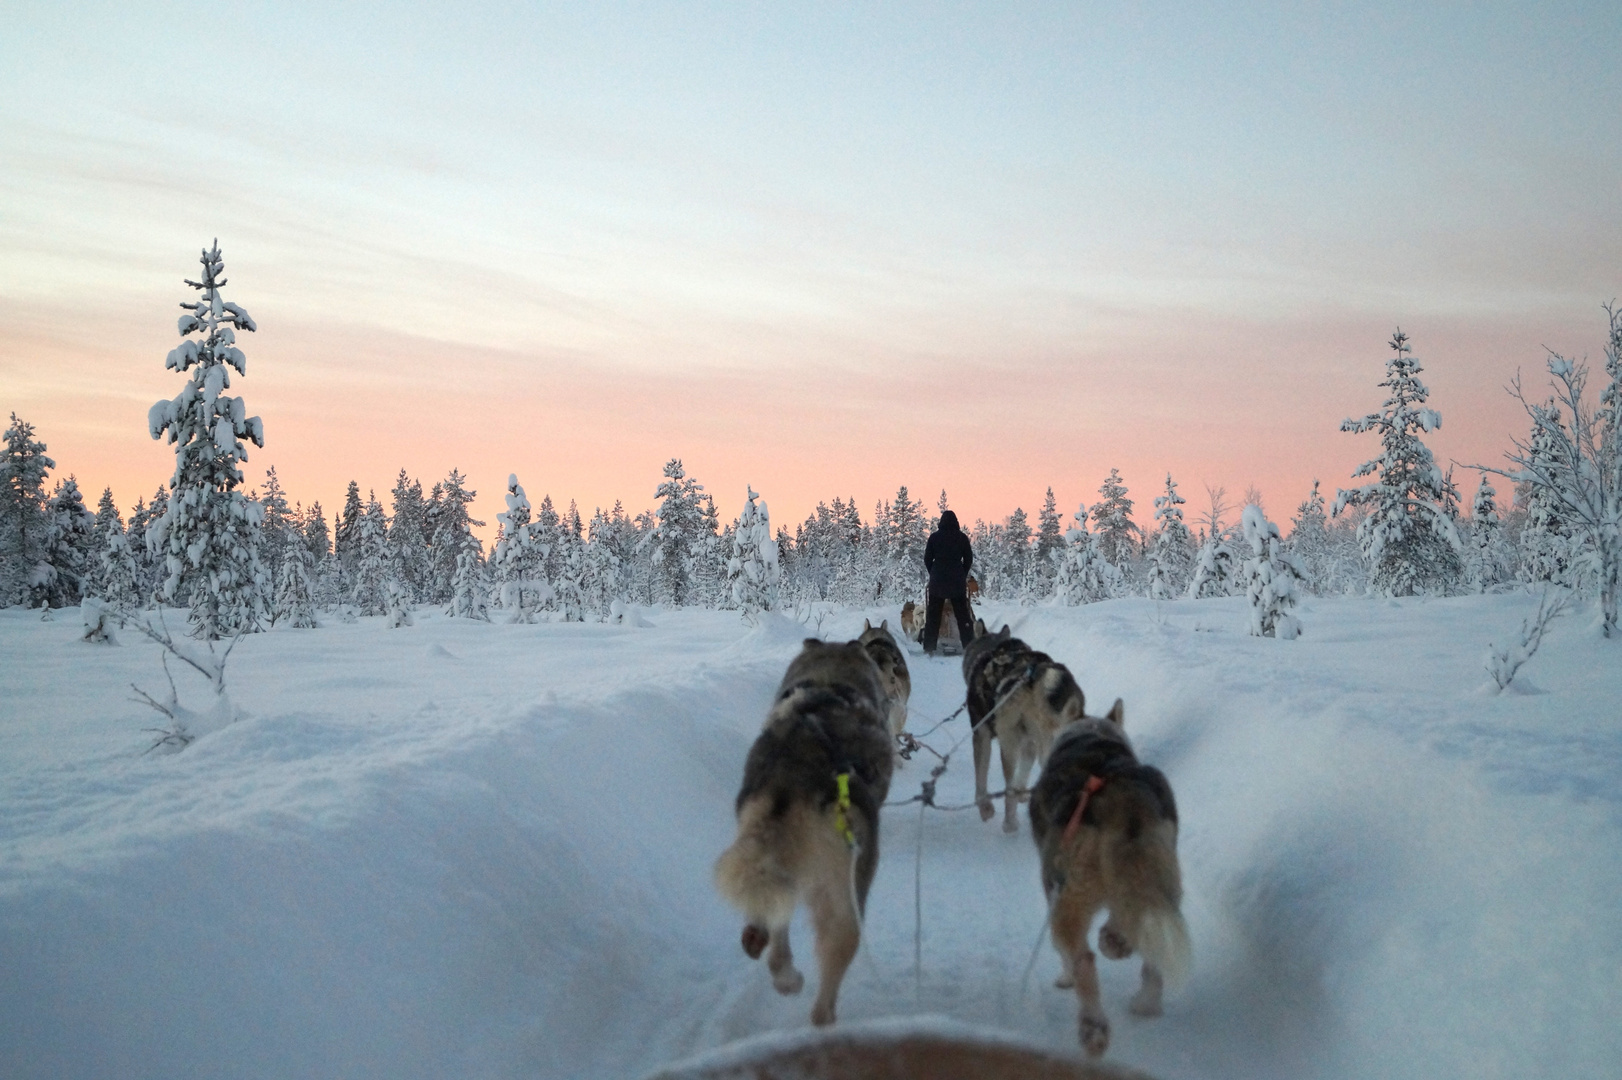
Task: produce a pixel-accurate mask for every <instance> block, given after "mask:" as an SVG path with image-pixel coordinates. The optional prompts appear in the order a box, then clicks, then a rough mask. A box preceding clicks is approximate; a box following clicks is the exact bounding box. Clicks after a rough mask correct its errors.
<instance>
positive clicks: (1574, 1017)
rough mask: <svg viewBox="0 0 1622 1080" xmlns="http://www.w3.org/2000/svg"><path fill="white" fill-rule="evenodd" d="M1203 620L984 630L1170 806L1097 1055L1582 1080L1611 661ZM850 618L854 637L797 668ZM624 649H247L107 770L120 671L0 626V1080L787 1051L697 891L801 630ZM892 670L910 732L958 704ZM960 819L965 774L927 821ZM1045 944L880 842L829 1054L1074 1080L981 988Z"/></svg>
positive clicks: (652, 640)
mask: <svg viewBox="0 0 1622 1080" xmlns="http://www.w3.org/2000/svg"><path fill="white" fill-rule="evenodd" d="M1243 604H1244V601H1243V600H1242V599H1233V600H1207V601H1198V602H1189V601H1179V602H1172V603H1161V604H1156V603H1153V602H1150V601H1138V600H1127V601H1115V602H1109V603H1102V604H1095V605H1090V606H1086V607H1081V608H1073V609H1064V608H1058V609H1055V608H1040V609H1018V608H1009V609H1006V610H1002V609H997V608H996V607H994V606H993V607H991V608H990V609H989V610H987V611H986V612H984V613H985V614H986V615H987V616H988V617H989V619H990V621H992V622H993V623H994V624H995V623H996V622H999V621H1001V619H1002V618H1005V617H1006V618H1008V619H1010V620H1011V621H1012V622H1013V624H1014V627H1015V629H1016V632H1018V633H1019V634H1020V635H1021V636H1022V637H1024V638H1026V640H1028V641H1030V642H1031V643H1032V644H1034V645H1036V646H1038V647H1040V648H1043V649H1045V650H1047V651H1048V652H1050V653H1052V654H1053V655H1054V656H1055V657H1057V658H1059V659H1061V660H1063V661H1065V662H1066V663H1068V664H1069V665H1070V666H1071V668H1072V669H1073V670H1074V671H1075V672H1076V674H1077V676H1078V678H1079V680H1080V682H1081V684H1082V686H1083V688H1084V689H1085V691H1086V692H1087V695H1088V698H1089V700H1090V702H1091V703H1092V704H1093V705H1094V706H1095V708H1097V709H1102V708H1105V707H1107V706H1108V705H1109V703H1110V701H1111V700H1113V699H1114V698H1115V697H1116V696H1120V697H1123V698H1124V699H1125V701H1126V708H1127V724H1128V730H1129V731H1130V732H1131V733H1133V734H1134V736H1135V737H1136V739H1137V742H1138V748H1139V751H1140V755H1141V756H1142V757H1144V758H1145V759H1146V760H1148V761H1151V762H1153V763H1155V764H1158V765H1159V766H1161V767H1162V768H1163V769H1165V771H1166V772H1167V774H1168V775H1169V776H1170V778H1171V780H1172V783H1173V785H1174V786H1175V788H1176V790H1177V796H1178V802H1179V808H1180V810H1181V813H1182V820H1183V832H1182V838H1181V853H1182V861H1183V868H1184V876H1185V884H1186V889H1187V898H1186V902H1185V911H1186V913H1187V915H1188V919H1189V923H1190V927H1191V929H1192V933H1193V937H1194V942H1195V948H1196V966H1195V974H1194V977H1193V980H1192V982H1191V983H1190V984H1189V985H1188V986H1187V987H1186V988H1185V989H1184V990H1183V991H1182V992H1181V993H1179V994H1177V995H1175V996H1172V997H1171V998H1169V1000H1168V1007H1167V1014H1166V1016H1165V1017H1164V1018H1162V1019H1159V1020H1155V1021H1146V1022H1145V1021H1134V1020H1133V1019H1132V1018H1131V1017H1129V1016H1127V1015H1126V1010H1125V1001H1126V998H1127V996H1128V995H1129V993H1130V990H1131V988H1132V986H1133V984H1134V979H1135V972H1136V965H1135V964H1134V963H1131V962H1128V963H1118V964H1111V963H1105V964H1104V976H1105V1004H1106V1007H1107V1008H1108V1009H1109V1010H1110V1012H1111V1014H1112V1016H1113V1017H1114V1018H1115V1021H1116V1032H1115V1039H1114V1042H1113V1044H1112V1046H1111V1049H1110V1058H1111V1060H1115V1061H1119V1062H1122V1063H1124V1064H1130V1065H1134V1066H1137V1067H1139V1068H1143V1069H1145V1070H1147V1071H1149V1072H1152V1073H1154V1074H1156V1075H1158V1076H1160V1077H1164V1078H1167V1080H1170V1078H1174V1077H1235V1078H1239V1077H1244V1078H1267V1077H1279V1078H1286V1077H1288V1078H1291V1080H1298V1078H1303V1077H1319V1076H1322V1077H1416V1078H1417V1077H1425V1078H1427V1080H1433V1078H1447V1077H1461V1078H1462V1077H1470V1078H1472V1080H1481V1078H1490V1077H1516V1078H1522V1077H1526V1076H1573V1077H1576V1076H1583V1077H1601V1076H1616V1075H1618V1074H1619V1068H1622V1066H1619V1065H1618V1063H1619V1062H1622V903H1619V901H1618V897H1622V644H1618V643H1616V642H1606V641H1604V640H1602V639H1600V638H1599V636H1598V634H1597V633H1596V632H1595V630H1594V628H1593V626H1592V618H1591V614H1590V613H1589V612H1587V611H1585V612H1582V613H1580V614H1578V615H1576V616H1573V617H1568V618H1565V619H1563V620H1561V621H1559V622H1557V623H1556V624H1555V626H1554V628H1553V629H1552V631H1551V633H1550V635H1549V637H1548V639H1547V640H1546V641H1545V644H1544V646H1543V649H1542V651H1541V652H1539V653H1538V655H1537V656H1536V657H1535V658H1534V659H1533V660H1532V661H1531V662H1530V663H1529V664H1528V665H1527V666H1526V667H1525V668H1524V669H1523V670H1522V673H1521V675H1520V678H1519V679H1518V680H1517V682H1516V684H1515V685H1514V686H1513V687H1512V688H1511V690H1510V692H1508V693H1505V694H1502V695H1499V694H1496V693H1493V692H1490V687H1491V684H1490V680H1489V679H1488V677H1487V674H1486V672H1485V671H1484V670H1483V666H1482V661H1483V658H1484V654H1485V652H1486V648H1487V644H1488V642H1489V641H1496V642H1498V643H1499V644H1503V643H1505V641H1506V639H1507V637H1508V635H1510V634H1512V633H1513V632H1514V631H1515V630H1516V629H1517V627H1518V625H1519V622H1520V619H1521V618H1522V617H1523V616H1524V615H1526V614H1528V613H1529V612H1530V611H1531V610H1532V609H1533V608H1534V607H1535V606H1536V600H1535V598H1533V597H1529V596H1526V595H1524V594H1514V595H1506V596H1492V597H1464V598H1457V599H1449V600H1431V601H1422V600H1407V601H1398V602H1390V601H1375V600H1309V601H1308V602H1306V603H1305V604H1304V606H1303V608H1302V610H1301V617H1302V622H1303V623H1304V625H1305V628H1306V632H1305V636H1304V637H1302V638H1301V639H1300V640H1298V641H1294V642H1279V641H1273V640H1262V639H1257V638H1251V637H1249V636H1247V635H1246V634H1245V626H1246V621H1247V616H1246V612H1245V609H1244V607H1243ZM865 615H872V616H874V617H875V620H876V619H877V617H878V616H880V615H890V616H891V617H892V618H893V617H894V616H893V613H890V612H879V611H872V612H861V611H849V612H838V613H835V614H834V615H832V616H830V617H828V618H827V619H825V620H824V622H823V624H822V627H821V629H822V633H823V635H824V636H826V637H830V638H835V637H844V636H850V635H853V634H854V633H855V632H857V631H858V630H859V629H860V628H861V622H862V619H863V617H864V616H865ZM171 621H172V622H173V621H174V620H173V619H172V620H171ZM647 621H648V622H650V623H651V624H653V625H651V626H649V627H644V628H629V627H619V626H603V625H589V624H588V625H581V624H572V625H556V624H554V625H537V626H490V625H485V624H479V623H472V622H466V621H458V620H448V619H443V618H437V617H433V616H431V615H427V614H423V613H419V620H418V623H417V625H416V626H414V627H410V628H404V629H399V630H388V629H385V628H384V627H383V626H382V624H381V620H376V619H368V620H362V621H361V622H360V623H358V624H356V625H348V626H346V625H341V624H334V625H331V626H327V627H324V628H322V629H320V630H315V631H277V632H272V633H268V634H261V635H257V636H254V637H251V638H248V639H245V640H244V641H243V642H242V644H241V645H240V646H239V647H238V649H237V651H236V653H235V654H234V655H233V657H232V658H231V661H230V666H229V670H228V676H227V681H228V686H229V689H230V692H231V694H232V696H233V697H234V699H235V700H236V701H237V703H238V705H240V706H242V707H243V708H245V709H246V710H247V711H248V712H249V714H250V715H249V716H248V717H247V718H246V719H243V720H241V721H239V722H238V723H236V724H234V725H231V726H230V727H227V728H225V729H224V730H222V731H219V732H216V733H215V734H212V735H208V736H206V737H204V738H202V739H200V740H199V741H198V742H196V743H195V744H194V745H192V746H191V747H190V748H188V749H186V750H185V751H184V752H181V753H178V754H143V753H142V751H143V750H144V749H145V748H146V747H147V745H148V743H149V742H150V736H148V735H145V734H143V732H142V728H144V727H148V726H150V725H151V723H152V721H153V720H154V719H156V716H155V714H153V713H151V712H149V711H147V710H146V709H145V708H144V706H142V705H139V704H136V703H134V702H132V701H131V700H130V698H131V692H130V689H129V686H130V684H131V683H132V682H134V683H137V684H139V685H141V686H142V687H144V688H145V689H148V690H150V691H153V692H154V693H158V692H159V691H160V690H161V689H163V688H164V685H165V684H164V677H163V673H162V670H161V668H160V667H159V659H158V650H157V648H156V647H155V646H154V645H152V644H151V643H149V642H147V641H145V640H143V639H140V638H138V637H136V636H135V635H133V634H131V633H129V632H125V633H123V634H122V635H121V640H122V644H121V645H119V646H116V647H108V646H97V645H90V644H84V643H81V642H80V641H78V620H77V618H76V617H75V613H67V612H65V613H61V614H60V615H59V616H58V620H57V621H55V622H49V623H41V622H40V621H39V620H38V618H37V617H36V616H34V615H31V614H28V613H26V612H22V611H18V610H9V611H3V612H0V1075H3V1076H5V1077H9V1078H16V1080H23V1078H33V1077H52V1078H55V1077H75V1078H82V1080H88V1078H95V1077H108V1078H115V1077H116V1078H119V1080H131V1078H137V1077H153V1078H160V1077H161V1078H165V1080H167V1078H172V1077H182V1076H199V1077H204V1076H206V1077H211V1078H215V1077H278V1078H284V1077H285V1078H305V1077H329V1076H330V1077H337V1076H344V1077H379V1078H385V1077H386V1078H391V1080H398V1078H409V1077H436V1078H438V1077H453V1076H454V1077H563V1076H581V1077H585V1076H591V1077H604V1076H636V1075H639V1074H642V1073H644V1072H648V1071H651V1070H653V1069H655V1068H657V1067H659V1066H661V1065H663V1064H665V1063H666V1062H668V1061H670V1060H672V1059H674V1058H678V1057H682V1056H686V1055H690V1054H693V1053H697V1052H700V1051H704V1050H707V1049H710V1048H713V1047H717V1046H720V1045H721V1044H724V1043H726V1042H729V1041H731V1040H735V1039H739V1038H743V1037H746V1036H753V1035H758V1034H760V1033H762V1032H768V1031H771V1030H775V1029H798V1028H802V1027H804V1026H805V1025H806V1024H807V1014H808V1011H809V1008H810V1002H809V999H808V997H806V996H802V997H799V998H781V997H779V996H778V995H776V994H775V993H774V992H773V991H772V990H771V987H770V985H769V981H768V979H767V977H766V973H765V971H764V970H763V968H762V967H761V966H760V965H759V964H755V963H750V962H749V961H747V960H746V959H745V958H744V956H743V954H742V952H741V951H740V949H739V948H738V944H737V933H738V920H737V918H736V917H735V916H734V915H733V913H732V912H731V911H729V910H728V909H727V908H726V907H725V906H724V905H723V904H722V903H721V901H720V900H719V899H718V898H717V897H716V895H715V894H714V891H713V889H712V888H711V885H710V867H711V864H712V863H713V861H714V859H715V857H716V855H717V854H718V853H719V852H720V851H721V850H722V848H724V847H725V846H726V844H727V843H729V842H730V839H731V834H732V800H733V796H734V794H735V791H736V785H737V783H738V780H739V778H740V775H741V771H742V763H743V759H744V755H745V753H746V752H747V750H748V747H749V744H750V741H751V739H752V738H753V734H754V732H755V730H756V729H757V728H758V725H759V722H760V719H761V717H762V716H763V715H764V711H765V707H766V704H767V702H768V700H769V699H770V696H771V692H772V689H773V687H774V686H775V684H776V682H777V679H778V677H779V675H780V674H781V672H782V669H783V666H784V665H785V664H786V663H787V661H788V659H789V657H790V656H791V655H792V654H793V652H794V651H795V649H796V648H797V647H798V642H799V640H800V638H801V637H803V636H804V635H805V633H806V628H805V627H802V626H800V625H798V624H795V623H793V622H791V621H789V620H788V619H786V618H783V617H781V616H772V617H768V620H767V621H766V622H765V623H764V624H763V625H762V626H761V627H758V628H756V629H746V628H745V627H743V626H742V624H741V623H740V621H739V620H738V617H737V616H736V614H732V613H724V612H709V611H678V612H657V611H656V612H650V613H648V614H647ZM911 663H912V665H913V679H914V683H913V685H914V693H913V703H912V713H913V719H912V722H911V724H910V727H911V729H912V730H914V731H922V730H923V729H925V728H927V727H928V726H929V725H930V724H932V723H933V722H934V720H936V719H938V718H940V717H942V716H944V715H946V714H947V713H949V712H951V711H952V709H953V708H954V707H955V706H956V705H957V704H958V703H959V702H960V701H961V700H962V680H961V677H960V675H959V671H958V666H957V663H956V662H955V661H947V660H933V661H932V660H927V659H925V658H924V657H922V656H921V655H914V656H912V657H911ZM176 681H177V683H178V685H179V687H180V693H181V699H182V701H183V702H188V701H189V702H190V703H194V704H196V705H199V706H201V705H205V704H206V703H207V702H206V699H205V697H204V695H205V690H206V688H205V687H204V685H203V683H202V680H201V679H199V678H197V677H195V676H194V675H192V674H191V673H190V672H185V671H182V672H177V674H176ZM964 731H965V725H964V722H963V721H962V720H957V721H954V722H953V723H950V724H947V725H946V726H945V727H943V728H942V729H941V730H940V731H939V732H937V733H936V734H935V735H933V736H931V738H930V740H929V741H930V742H931V743H933V744H934V745H936V746H937V747H939V748H941V749H945V748H946V747H948V746H950V745H951V744H952V743H953V742H954V741H955V740H956V739H958V738H960V737H961V736H962V735H963V734H964ZM994 772H995V770H994ZM926 773H927V767H926V766H925V765H924V764H922V763H920V762H917V761H915V762H913V763H911V764H909V765H908V766H907V767H906V768H905V769H903V770H902V771H901V772H900V773H898V775H897V779H896V783H895V786H894V788H893V789H892V797H893V798H903V797H906V796H908V795H910V794H913V793H914V792H916V790H917V784H918V781H920V780H921V779H923V778H924V776H925V775H926ZM971 789H972V770H971V768H970V761H969V754H968V751H967V748H966V747H965V748H964V750H963V751H961V752H960V753H959V755H958V757H957V758H955V759H954V764H953V768H952V770H951V771H950V772H949V773H948V774H947V776H946V777H945V778H944V779H943V781H942V787H941V798H942V801H943V802H963V801H967V799H968V796H969V794H970V791H971ZM920 829H921V835H920ZM920 842H921V850H922V861H921V868H920V869H921V872H920V882H921V895H922V909H923V920H922V941H921V946H922V957H923V963H922V969H921V971H915V968H914V963H913V950H914V918H913V911H914V907H913V900H914V870H915V859H916V857H917V853H918V851H919V845H920ZM1042 918H1043V903H1042V897H1041V892H1040V888H1039V886H1038V883H1037V866H1036V858H1035V853H1034V849H1033V847H1032V845H1031V843H1030V839H1029V835H1028V831H1024V832H1022V833H1021V835H1019V836H1017V837H1008V836H1005V835H1003V833H1002V832H1001V831H1000V829H999V828H998V827H997V825H996V823H991V824H982V823H981V822H980V821H979V820H978V817H977V816H976V815H975V814H974V813H973V812H972V811H970V812H967V813H955V814H946V813H938V812H930V813H927V814H925V815H924V816H923V818H922V822H921V824H920V815H919V812H918V810H917V809H916V808H914V807H905V808H900V809H894V810H890V811H887V812H886V818H885V821H884V833H883V851H882V855H881V860H880V866H879V873H878V879H877V881H876V883H875V886H874V891H873V895H872V899H871V901H870V906H869V915H868V921H867V937H866V939H865V941H864V946H863V951H862V955H861V956H859V957H858V958H857V960H856V963H855V965H854V966H853V967H852V969H851V973H850V977H849V978H848V979H847V981H846V984H845V990H844V993H843V995H842V997H841V1000H840V1016H841V1018H842V1019H843V1020H847V1021H858V1020H863V1019H869V1018H881V1017H894V1016H906V1015H914V1014H931V1015H935V1016H944V1017H947V1018H950V1019H952V1020H955V1021H961V1022H968V1023H972V1024H975V1025H978V1026H981V1027H993V1028H999V1029H1003V1030H1007V1031H1009V1032H1011V1033H1014V1034H1016V1035H1020V1036H1023V1037H1025V1038H1027V1039H1028V1040H1031V1041H1034V1042H1036V1043H1039V1044H1042V1045H1046V1046H1050V1047H1055V1048H1073V1047H1074V1046H1075V1042H1074V1040H1075V1019H1076V1004H1075V998H1074V995H1073V994H1072V993H1070V992H1068V991H1059V990H1055V989H1053V988H1052V986H1051V981H1052V977H1053V975H1054V973H1055V971H1056V968H1057V962H1056V960H1055V959H1054V958H1053V957H1052V955H1051V952H1050V951H1049V950H1048V949H1047V947H1046V946H1044V947H1043V952H1042V955H1041V958H1040V960H1039V961H1038V966H1037V969H1036V973H1035V974H1034V975H1033V976H1032V978H1031V979H1030V981H1029V984H1028V985H1024V986H1022V984H1021V976H1022V973H1023V972H1024V970H1025V967H1026V962H1027V959H1028V958H1029V956H1030V954H1031V948H1032V944H1033V942H1034V941H1035V940H1036V937H1037V935H1038V933H1039V931H1040V929H1041V926H1042ZM800 933H801V942H802V951H804V952H805V954H806V956H807V957H808V958H809V956H810V952H809V950H808V949H804V948H803V946H805V945H808V944H809V939H808V938H807V937H806V935H805V932H804V930H803V928H802V929H801V930H800ZM811 974H812V971H811V970H808V975H811Z"/></svg>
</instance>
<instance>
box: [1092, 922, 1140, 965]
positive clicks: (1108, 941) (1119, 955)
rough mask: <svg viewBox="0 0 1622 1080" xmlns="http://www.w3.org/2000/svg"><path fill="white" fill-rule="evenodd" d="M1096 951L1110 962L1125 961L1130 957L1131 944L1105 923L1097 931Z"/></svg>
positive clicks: (1124, 936)
mask: <svg viewBox="0 0 1622 1080" xmlns="http://www.w3.org/2000/svg"><path fill="white" fill-rule="evenodd" d="M1098 951H1099V952H1101V953H1103V954H1104V955H1105V956H1107V957H1109V958H1110V959H1111V960H1125V959H1126V958H1127V957H1129V956H1131V955H1132V943H1131V942H1130V941H1127V940H1126V935H1124V934H1122V933H1121V932H1120V931H1119V930H1117V929H1115V927H1113V926H1111V925H1110V924H1109V923H1105V924H1104V925H1103V926H1102V927H1101V928H1100V929H1099V931H1098Z"/></svg>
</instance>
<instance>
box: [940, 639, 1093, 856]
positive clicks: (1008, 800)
mask: <svg viewBox="0 0 1622 1080" xmlns="http://www.w3.org/2000/svg"><path fill="white" fill-rule="evenodd" d="M963 680H964V682H965V683H967V684H968V707H969V722H970V723H971V724H973V725H974V801H975V804H976V805H978V806H979V808H980V820H981V821H990V820H991V816H992V814H994V813H995V812H996V811H995V810H994V809H993V808H992V805H991V796H990V795H988V794H987V793H986V774H987V773H988V772H989V771H990V769H991V740H992V739H996V740H997V742H998V744H999V745H1000V746H1001V748H1002V774H1003V789H1004V791H1005V792H1006V795H1005V797H1004V799H1003V822H1002V827H1003V831H1004V832H1010V833H1012V832H1018V831H1019V804H1020V802H1021V794H1020V793H1021V792H1023V791H1024V789H1025V785H1026V784H1027V783H1029V782H1030V778H1031V769H1032V768H1033V767H1034V766H1037V765H1040V764H1042V762H1043V761H1045V760H1046V759H1047V756H1048V749H1049V748H1050V747H1051V746H1052V745H1053V738H1054V736H1055V735H1057V734H1058V733H1059V730H1060V729H1061V728H1062V727H1064V726H1065V725H1066V724H1069V723H1072V722H1074V721H1076V720H1079V719H1081V717H1082V714H1083V712H1084V711H1085V709H1086V699H1085V698H1084V697H1083V696H1082V693H1081V687H1079V686H1077V685H1076V680H1075V677H1074V676H1073V675H1071V674H1070V669H1068V668H1066V667H1065V666H1064V665H1063V664H1061V663H1059V662H1058V661H1057V660H1055V659H1053V658H1052V657H1051V656H1049V655H1048V654H1047V653H1044V652H1038V651H1037V650H1035V649H1033V648H1031V647H1030V646H1029V645H1027V644H1025V643H1024V642H1023V641H1021V640H1020V639H1019V638H1017V637H1014V636H1013V632H1012V631H1011V630H1010V629H1009V628H1008V627H1007V626H1004V627H1003V628H1002V629H1001V630H999V631H997V633H995V634H987V633H986V626H985V623H984V621H980V620H977V621H976V623H975V638H974V640H973V641H971V642H970V643H969V647H968V648H967V649H965V650H964V652H963ZM999 701H1000V702H1002V705H1001V706H1000V707H998V705H997V703H998V702H999ZM993 709H995V710H996V711H995V712H993V711H992V710H993Z"/></svg>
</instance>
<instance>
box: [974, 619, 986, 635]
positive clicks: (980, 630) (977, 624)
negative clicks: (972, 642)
mask: <svg viewBox="0 0 1622 1080" xmlns="http://www.w3.org/2000/svg"><path fill="white" fill-rule="evenodd" d="M985 632H986V621H985V620H984V619H976V620H974V636H975V637H983V636H984V635H985Z"/></svg>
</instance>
